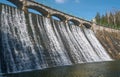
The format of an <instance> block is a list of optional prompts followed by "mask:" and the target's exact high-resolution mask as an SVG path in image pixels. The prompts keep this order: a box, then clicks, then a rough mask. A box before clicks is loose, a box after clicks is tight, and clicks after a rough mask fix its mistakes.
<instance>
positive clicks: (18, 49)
mask: <svg viewBox="0 0 120 77" xmlns="http://www.w3.org/2000/svg"><path fill="white" fill-rule="evenodd" d="M1 8H2V9H1V12H0V66H1V67H0V72H1V73H15V72H22V71H32V70H37V69H44V68H50V67H56V66H64V65H72V64H78V63H87V62H99V61H109V60H112V59H111V58H110V56H109V55H108V53H107V52H106V50H105V49H104V48H103V47H102V45H101V44H100V42H99V41H98V40H97V38H96V37H95V35H94V33H93V31H92V30H90V29H87V28H86V27H79V26H76V25H71V24H69V23H65V22H61V21H56V20H54V19H51V18H47V17H43V16H40V15H36V14H32V13H28V14H27V15H26V14H25V13H24V12H23V11H21V10H19V9H16V8H13V7H9V6H6V5H1Z"/></svg>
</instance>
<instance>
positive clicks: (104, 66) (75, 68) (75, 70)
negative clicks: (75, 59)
mask: <svg viewBox="0 0 120 77" xmlns="http://www.w3.org/2000/svg"><path fill="white" fill-rule="evenodd" d="M119 65H120V61H112V62H98V63H88V64H79V65H72V66H63V67H55V68H49V69H44V70H38V71H31V72H23V73H15V74H5V75H3V77H120V66H119Z"/></svg>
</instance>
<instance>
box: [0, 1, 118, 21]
mask: <svg viewBox="0 0 120 77" xmlns="http://www.w3.org/2000/svg"><path fill="white" fill-rule="evenodd" d="M35 1H36V2H39V3H42V4H45V5H46V6H49V7H51V8H54V9H57V10H59V11H62V12H65V13H68V14H71V15H74V16H76V17H79V18H83V19H86V20H89V21H90V20H92V19H93V18H94V17H95V15H96V13H97V12H99V13H100V14H101V15H103V14H105V13H106V12H110V11H116V10H120V0H35ZM0 3H5V4H9V5H12V6H13V4H11V3H10V2H8V1H7V0H0Z"/></svg>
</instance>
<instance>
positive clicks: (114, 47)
mask: <svg viewBox="0 0 120 77" xmlns="http://www.w3.org/2000/svg"><path fill="white" fill-rule="evenodd" d="M93 30H94V33H95V34H96V37H97V38H98V40H99V41H100V42H101V44H102V45H103V46H104V48H105V49H106V50H107V51H108V53H109V54H110V55H111V57H112V58H114V59H120V31H119V30H115V29H111V28H106V27H102V26H99V25H95V24H94V25H93Z"/></svg>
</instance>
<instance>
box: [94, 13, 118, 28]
mask: <svg viewBox="0 0 120 77" xmlns="http://www.w3.org/2000/svg"><path fill="white" fill-rule="evenodd" d="M95 20H96V23H97V24H99V25H102V26H105V27H110V28H113V29H118V30H120V11H114V12H107V13H106V14H104V15H100V13H99V12H97V14H96V16H95Z"/></svg>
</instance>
